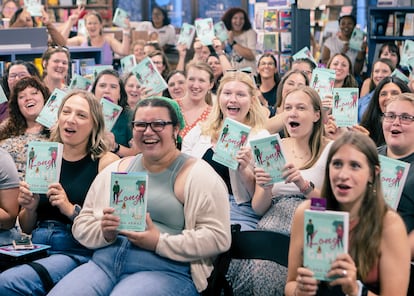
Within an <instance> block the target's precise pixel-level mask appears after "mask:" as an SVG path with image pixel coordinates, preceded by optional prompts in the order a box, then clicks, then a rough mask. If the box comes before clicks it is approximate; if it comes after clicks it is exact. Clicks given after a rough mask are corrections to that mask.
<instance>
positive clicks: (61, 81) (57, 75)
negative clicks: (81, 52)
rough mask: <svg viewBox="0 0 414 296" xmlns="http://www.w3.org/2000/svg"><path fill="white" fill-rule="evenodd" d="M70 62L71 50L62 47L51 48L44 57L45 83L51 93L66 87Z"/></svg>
mask: <svg viewBox="0 0 414 296" xmlns="http://www.w3.org/2000/svg"><path fill="white" fill-rule="evenodd" d="M69 62H70V54H69V50H68V49H67V48H66V47H62V46H53V47H49V48H48V49H47V50H46V51H45V52H44V53H43V56H42V66H43V82H44V83H45V84H46V86H47V87H48V88H49V90H50V91H51V92H53V91H54V90H55V88H57V89H63V88H65V87H66V78H67V76H68V70H69Z"/></svg>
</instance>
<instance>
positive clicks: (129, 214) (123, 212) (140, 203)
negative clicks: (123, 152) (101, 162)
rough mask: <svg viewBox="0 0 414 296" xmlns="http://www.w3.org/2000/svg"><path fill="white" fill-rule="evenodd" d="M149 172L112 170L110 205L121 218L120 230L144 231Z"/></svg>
mask: <svg viewBox="0 0 414 296" xmlns="http://www.w3.org/2000/svg"><path fill="white" fill-rule="evenodd" d="M147 185H148V174H147V173H144V172H128V173H122V172H112V173H111V200H110V206H111V207H113V208H114V209H115V215H117V216H119V217H120V219H121V222H120V225H119V227H118V229H119V230H132V231H144V230H145V226H146V223H145V216H146V212H147Z"/></svg>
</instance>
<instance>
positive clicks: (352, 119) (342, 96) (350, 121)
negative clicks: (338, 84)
mask: <svg viewBox="0 0 414 296" xmlns="http://www.w3.org/2000/svg"><path fill="white" fill-rule="evenodd" d="M358 94H359V89H358V88H353V87H348V88H346V87H344V88H334V89H333V103H332V115H333V117H334V118H335V122H336V125H337V126H338V127H347V126H349V127H351V126H354V125H356V124H358V97H359V95H358Z"/></svg>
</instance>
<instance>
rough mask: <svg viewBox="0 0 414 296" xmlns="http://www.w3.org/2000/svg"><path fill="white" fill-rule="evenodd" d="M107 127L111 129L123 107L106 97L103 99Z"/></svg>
mask: <svg viewBox="0 0 414 296" xmlns="http://www.w3.org/2000/svg"><path fill="white" fill-rule="evenodd" d="M100 103H101V105H102V112H103V116H104V121H105V128H106V129H107V130H108V131H111V130H112V128H113V127H114V125H115V123H116V121H117V120H118V118H119V116H120V115H121V112H122V107H121V106H119V105H117V104H115V103H113V102H111V101H110V100H108V99H106V98H102V99H101V102H100Z"/></svg>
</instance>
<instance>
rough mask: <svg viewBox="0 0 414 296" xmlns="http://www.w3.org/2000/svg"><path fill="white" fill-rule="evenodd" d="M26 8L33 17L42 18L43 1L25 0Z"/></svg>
mask: <svg viewBox="0 0 414 296" xmlns="http://www.w3.org/2000/svg"><path fill="white" fill-rule="evenodd" d="M24 8H26V10H27V11H28V12H29V13H30V15H31V16H42V9H43V6H42V1H41V0H24Z"/></svg>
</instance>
